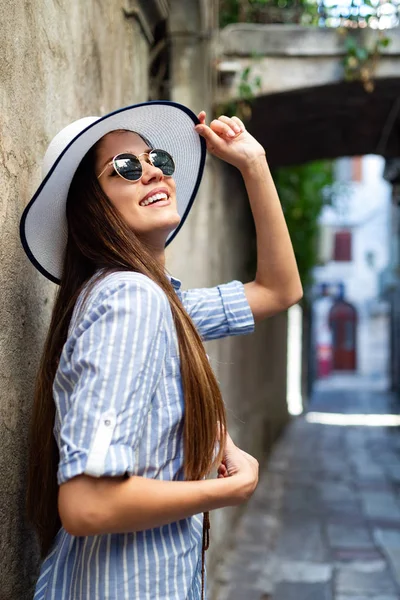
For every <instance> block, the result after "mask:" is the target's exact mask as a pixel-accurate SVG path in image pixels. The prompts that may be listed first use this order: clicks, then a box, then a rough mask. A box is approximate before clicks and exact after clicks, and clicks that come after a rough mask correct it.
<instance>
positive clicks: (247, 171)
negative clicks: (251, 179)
mask: <svg viewBox="0 0 400 600" xmlns="http://www.w3.org/2000/svg"><path fill="white" fill-rule="evenodd" d="M265 168H268V163H267V157H266V155H265V153H264V154H257V155H256V156H253V157H251V158H247V159H246V160H245V162H244V163H243V164H241V165H240V166H239V171H240V173H241V174H242V177H243V178H245V177H247V176H249V175H251V176H254V174H255V173H257V171H263V170H265Z"/></svg>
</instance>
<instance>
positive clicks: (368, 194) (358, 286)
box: [313, 155, 391, 380]
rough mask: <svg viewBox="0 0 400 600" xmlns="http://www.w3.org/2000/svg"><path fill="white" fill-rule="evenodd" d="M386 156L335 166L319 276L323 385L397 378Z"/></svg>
mask: <svg viewBox="0 0 400 600" xmlns="http://www.w3.org/2000/svg"><path fill="white" fill-rule="evenodd" d="M383 170H384V160H383V159H382V158H381V157H379V156H372V155H369V156H364V157H353V158H341V159H338V160H337V161H336V162H335V166H334V179H335V181H334V184H335V185H336V186H337V192H336V195H335V197H334V199H333V201H332V203H331V205H329V206H325V207H324V209H323V210H322V213H321V217H320V221H319V222H320V227H321V231H320V238H319V239H320V251H319V262H320V264H319V266H317V267H315V269H314V278H315V284H314V300H313V313H314V316H315V318H314V320H313V324H314V327H313V333H314V338H313V339H314V345H315V354H314V356H315V359H316V365H315V366H314V372H315V373H316V376H317V377H325V376H328V375H330V374H331V372H332V371H354V372H357V373H359V374H361V375H365V376H368V377H375V378H378V377H380V378H386V379H387V380H388V378H389V360H388V359H389V339H390V313H389V303H388V301H387V299H385V298H384V295H383V290H382V286H381V281H382V276H383V273H384V272H385V270H386V269H387V268H388V265H389V263H390V260H391V238H390V228H391V225H390V223H391V188H390V185H389V184H388V183H387V181H385V180H384V178H383Z"/></svg>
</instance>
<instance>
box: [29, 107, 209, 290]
mask: <svg viewBox="0 0 400 600" xmlns="http://www.w3.org/2000/svg"><path fill="white" fill-rule="evenodd" d="M197 123H199V120H198V118H197V117H196V115H195V114H194V113H193V112H192V111H191V110H190V109H188V108H187V107H186V106H183V105H182V104H177V103H175V102H168V101H154V102H144V103H142V104H135V105H132V106H127V107H124V108H121V109H119V110H116V111H114V112H111V113H109V114H107V115H105V116H104V117H84V118H83V119H79V120H78V121H74V122H73V123H71V124H70V125H68V126H67V127H65V128H64V129H62V130H61V131H60V132H59V133H58V134H57V135H56V136H55V137H54V138H53V140H52V141H51V142H50V145H49V147H48V149H47V151H46V154H45V156H44V159H43V166H42V176H43V180H42V183H41V184H40V186H39V188H38V189H37V191H36V193H35V194H34V196H33V198H32V200H31V201H30V202H29V204H28V206H27V207H26V208H25V210H24V212H23V215H22V217H21V223H20V235H21V241H22V245H23V247H24V250H25V252H26V254H27V255H28V258H29V259H30V260H31V262H32V263H33V265H34V266H35V267H36V268H37V269H38V271H40V272H41V273H42V274H43V275H44V276H45V277H47V278H48V279H50V281H53V282H54V283H60V280H61V275H62V265H63V259H64V252H65V248H66V244H67V236H68V228H67V218H66V201H67V196H68V190H69V187H70V184H71V182H72V179H73V176H74V174H75V171H76V169H77V168H78V166H79V163H80V162H81V160H82V159H83V157H84V156H85V154H86V153H87V152H88V150H89V149H90V148H91V147H92V146H93V145H94V144H95V143H96V142H98V141H99V140H100V138H102V137H103V136H104V135H106V134H107V133H110V132H111V131H115V130H117V129H127V130H129V131H135V132H137V133H139V134H140V135H143V137H144V138H146V139H147V140H149V142H150V143H151V145H152V147H153V148H162V149H163V150H166V151H167V152H169V153H170V154H171V155H172V156H173V158H174V162H175V173H174V180H175V182H176V197H177V205H178V212H179V214H180V216H181V221H180V223H179V225H178V227H177V228H176V229H175V230H174V231H172V232H171V233H170V235H169V237H168V239H167V244H169V243H170V242H171V241H172V239H173V238H174V237H175V236H176V234H177V233H178V231H179V230H180V228H181V227H182V225H183V223H184V221H185V219H186V217H187V215H188V213H189V211H190V208H191V206H192V204H193V201H194V199H195V196H196V194H197V190H198V188H199V185H200V181H201V177H202V174H203V170H204V162H205V155H206V145H205V141H204V139H203V138H202V137H201V136H199V134H198V133H197V132H196V131H195V129H194V126H195V125H197Z"/></svg>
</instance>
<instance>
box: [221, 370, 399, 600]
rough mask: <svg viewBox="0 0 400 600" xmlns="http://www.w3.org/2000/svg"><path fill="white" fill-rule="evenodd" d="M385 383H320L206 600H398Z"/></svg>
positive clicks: (391, 417)
mask: <svg viewBox="0 0 400 600" xmlns="http://www.w3.org/2000/svg"><path fill="white" fill-rule="evenodd" d="M385 389H386V386H385V382H384V381H381V380H379V379H373V378H368V379H367V378H360V377H358V376H357V375H339V376H333V377H330V378H328V379H327V380H321V381H319V382H317V385H316V387H315V389H314V394H313V397H312V401H311V402H310V405H309V407H308V411H307V412H306V413H304V414H303V415H302V416H300V417H296V418H294V419H293V421H292V422H291V424H290V425H289V427H288V428H287V429H286V431H285V433H284V435H283V437H282V438H281V439H280V441H279V442H278V443H277V444H276V446H275V449H274V451H273V453H272V455H271V456H270V458H269V461H268V464H267V465H266V466H265V468H264V471H263V472H262V473H261V477H260V483H259V486H258V488H257V491H256V493H255V495H254V496H253V498H252V499H251V501H250V502H249V504H248V506H247V508H246V511H245V513H244V515H243V517H242V519H241V521H240V525H239V527H238V533H237V536H236V541H235V547H234V548H233V549H231V551H230V553H229V554H227V556H226V557H225V560H224V564H223V566H222V568H221V569H220V570H219V574H218V579H219V582H218V588H217V591H216V594H215V595H214V598H213V600H228V599H229V600H372V599H373V600H396V599H399V598H400V431H399V425H400V417H399V405H398V400H396V399H395V397H394V396H392V395H391V394H390V393H387V392H385Z"/></svg>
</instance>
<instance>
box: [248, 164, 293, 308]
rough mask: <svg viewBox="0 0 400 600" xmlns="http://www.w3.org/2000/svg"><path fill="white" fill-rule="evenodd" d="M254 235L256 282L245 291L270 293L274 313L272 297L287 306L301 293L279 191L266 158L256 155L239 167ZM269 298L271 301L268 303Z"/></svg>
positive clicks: (278, 303) (276, 301)
mask: <svg viewBox="0 0 400 600" xmlns="http://www.w3.org/2000/svg"><path fill="white" fill-rule="evenodd" d="M240 170H241V173H242V176H243V180H244V183H245V186H246V190H247V194H248V197H249V202H250V206H251V211H252V213H253V217H254V223H255V228H256V236H257V271H256V276H255V281H254V282H253V283H252V284H247V285H248V289H247V291H246V293H247V292H249V293H251V291H252V288H251V286H252V285H253V287H256V286H259V287H262V288H264V289H265V290H266V293H267V294H268V293H269V295H270V299H269V303H268V305H269V306H270V307H271V312H274V304H273V300H274V299H275V303H277V305H278V306H277V307H276V309H277V310H279V308H280V304H286V305H290V304H293V303H294V302H297V301H298V300H299V299H300V298H301V295H302V288H301V282H300V277H299V273H298V269H297V264H296V259H295V256H294V252H293V247H292V243H291V240H290V237H289V232H288V229H287V226H286V222H285V219H284V216H283V212H282V208H281V204H280V201H279V197H278V193H277V191H276V188H275V184H274V182H273V179H272V176H271V173H270V170H269V167H268V164H267V161H266V159H265V157H258V158H257V159H255V160H254V161H252V162H249V163H248V165H246V166H244V167H242V168H241V169H240ZM271 301H272V303H271Z"/></svg>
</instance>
